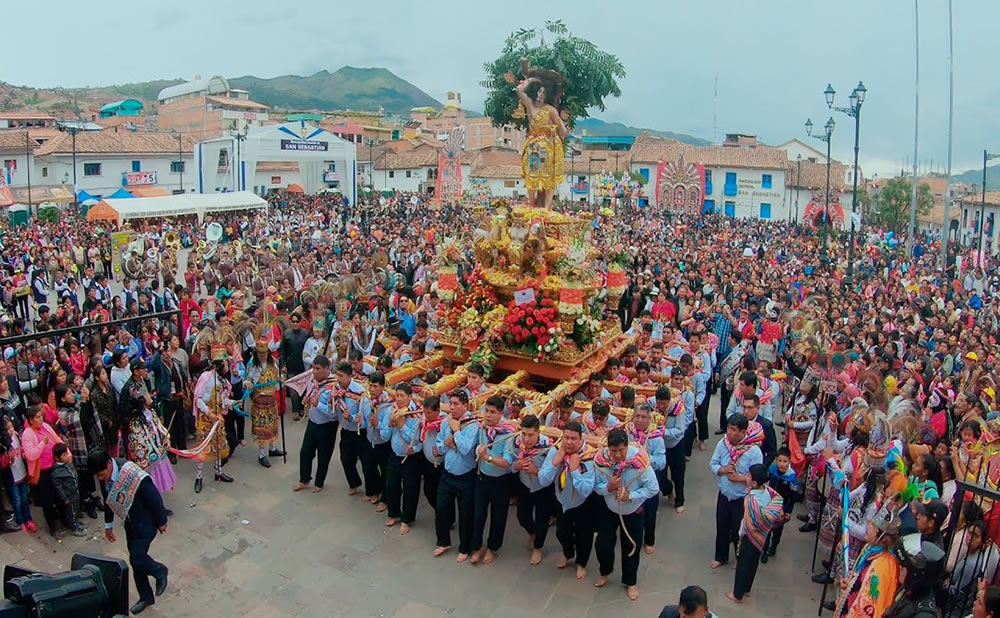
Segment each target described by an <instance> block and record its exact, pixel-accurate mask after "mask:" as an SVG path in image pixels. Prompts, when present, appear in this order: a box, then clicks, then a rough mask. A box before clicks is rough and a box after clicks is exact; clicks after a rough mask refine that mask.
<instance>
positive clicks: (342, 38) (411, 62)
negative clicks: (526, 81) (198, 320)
mask: <svg viewBox="0 0 1000 618" xmlns="http://www.w3.org/2000/svg"><path fill="white" fill-rule="evenodd" d="M918 1H919V4H920V62H921V72H920V125H921V127H920V155H919V157H918V158H919V160H920V161H921V165H922V168H927V169H931V168H932V165H933V169H938V170H940V171H944V169H945V161H946V158H947V123H948V14H947V3H946V2H944V0H918ZM7 4H8V6H5V7H4V17H5V21H6V22H7V23H8V24H33V26H32V27H12V28H7V29H6V30H5V33H4V37H5V38H4V43H5V48H6V49H7V50H8V51H11V50H21V51H18V52H16V53H8V55H7V60H6V61H5V62H4V63H3V70H2V71H0V79H2V80H4V81H7V82H9V83H13V84H17V85H32V86H66V87H73V86H87V85H107V84H113V83H123V82H130V81H143V80H148V79H156V78H170V77H185V78H191V77H193V76H194V75H196V74H200V75H203V76H208V75H215V74H222V75H225V76H238V75H246V74H253V75H258V76H262V77H271V76H275V75H282V74H288V73H295V74H302V75H307V74H310V73H313V72H315V71H318V70H321V69H328V70H330V71H334V70H336V69H337V68H339V67H341V66H343V65H352V66H381V67H386V68H388V69H389V70H391V71H393V72H394V73H396V74H397V75H399V76H400V77H402V78H404V79H407V80H409V81H410V82H412V83H414V84H415V85H417V86H418V87H420V88H422V89H423V90H425V91H426V92H427V93H428V94H430V95H432V96H434V97H435V98H437V99H439V100H443V98H444V92H445V91H446V90H458V91H460V92H461V93H462V97H463V101H464V103H465V106H466V107H468V108H471V109H476V110H479V111H481V110H482V102H483V98H484V92H483V90H482V89H481V88H480V87H479V80H480V79H482V75H483V72H482V66H481V65H482V61H483V60H486V59H489V58H493V57H495V56H496V55H497V53H498V51H499V49H500V47H501V46H502V43H503V40H504V37H505V36H506V35H507V34H509V33H510V32H512V31H514V30H516V29H518V28H521V27H533V26H541V25H543V23H544V21H545V20H546V19H562V20H563V21H564V22H565V23H566V24H567V25H568V26H569V27H570V29H571V30H572V31H573V32H574V33H575V34H577V35H578V36H583V37H585V38H588V39H590V40H592V41H593V42H594V43H596V44H597V45H598V46H599V47H602V48H603V49H605V50H607V51H610V52H612V53H615V54H617V55H618V56H619V57H620V58H621V60H622V62H623V63H624V65H625V68H626V70H627V71H628V77H627V78H626V79H625V80H624V81H623V82H622V83H621V90H622V97H621V98H620V99H617V100H612V101H610V102H609V104H608V110H607V112H605V113H603V114H601V116H600V117H601V118H602V119H604V120H616V121H621V122H625V123H627V124H632V125H635V126H643V127H652V128H657V129H664V130H672V131H677V132H682V133H689V134H692V135H697V136H700V137H705V138H708V139H711V138H712V137H713V121H712V117H713V113H712V111H713V82H714V80H715V79H716V78H717V79H718V102H717V105H716V112H717V123H716V124H717V130H716V132H715V136H716V138H721V136H722V135H723V134H725V133H726V132H742V133H756V134H757V135H758V136H759V137H760V139H761V140H763V141H765V142H767V143H772V144H777V143H780V142H783V141H785V140H786V139H790V138H792V137H799V138H800V139H803V140H804V141H807V142H810V143H812V144H813V145H815V146H817V147H822V144H820V143H819V142H815V141H813V140H810V139H809V138H806V137H805V132H804V129H803V123H804V121H805V119H806V118H807V117H811V118H812V120H813V121H814V122H815V123H816V124H817V125H822V124H823V123H824V122H825V121H826V119H827V117H829V116H830V112H829V111H828V110H827V109H826V105H825V103H824V100H823V95H822V91H823V89H824V88H825V87H826V84H827V82H831V83H832V84H833V86H834V88H835V89H836V90H837V92H838V101H837V102H838V103H839V104H842V105H846V104H847V95H848V94H849V93H850V91H851V89H852V88H853V87H854V86H855V85H856V84H857V82H858V80H862V81H864V83H865V86H866V87H867V88H868V99H867V101H866V102H865V106H864V109H863V115H862V124H861V165H862V168H863V169H864V170H865V172H866V174H870V173H874V172H877V173H878V174H880V175H882V176H885V175H891V174H893V173H897V172H898V170H899V169H900V168H901V167H903V165H904V164H906V163H909V164H912V157H913V154H912V153H913V113H914V110H913V97H914V10H913V1H912V0H882V1H879V2H871V1H870V0H839V1H838V2H835V3H834V2H801V1H800V0H763V1H758V2H750V1H748V0H712V1H711V2H683V3H682V2H676V1H675V0H627V1H626V2H621V3H604V2H602V3H593V2H589V1H586V0H585V1H580V0H576V1H571V0H537V1H536V2H525V1H522V0H509V1H507V2H503V3H489V4H488V5H486V4H485V3H481V2H470V1H465V2H460V1H457V0H424V1H423V2H402V1H399V0H382V1H381V2H361V3H359V2H344V1H342V0H340V1H338V0H325V1H324V0H299V1H298V2H296V3H295V6H292V7H289V8H283V7H281V6H280V5H281V4H284V3H278V2H272V1H267V2H264V1H261V0H242V1H240V2H236V1H232V0H215V1H212V2H205V1H204V0H173V1H172V2H170V3H155V4H154V3H149V4H146V3H133V4H131V5H129V8H128V10H116V9H104V8H102V9H96V10H88V9H87V8H85V5H83V4H81V3H80V2H79V1H78V0H49V2H47V3H46V5H45V8H46V13H47V14H50V15H53V16H56V18H54V19H48V20H45V22H44V24H41V23H39V22H38V12H37V11H38V7H37V5H34V4H32V3H30V2H11V3H7ZM157 5H158V6H157ZM481 5H484V6H488V7H489V8H483V9H480V8H478V7H479V6H481ZM589 5H594V6H597V7H599V8H587V7H588V6H589ZM998 21H1000V2H997V1H996V0H960V1H958V2H955V7H954V82H955V97H954V149H953V161H954V163H953V170H955V171H956V172H958V171H961V170H964V169H968V168H973V167H976V166H977V165H980V163H978V162H979V161H981V160H982V159H981V158H982V149H983V148H984V147H985V148H991V149H993V150H994V151H1000V114H998V113H997V111H998V105H997V103H996V102H997V101H1000V96H998V95H1000V80H997V79H996V70H997V68H998V67H1000V45H996V44H995V42H992V41H993V38H994V35H995V31H994V25H995V24H996V23H997V22H998ZM251 96H252V93H251ZM991 100H992V101H994V103H993V104H991V103H990V101H991ZM835 119H836V121H837V129H836V131H835V133H834V141H833V154H834V156H835V158H838V159H841V160H844V161H847V160H849V159H850V157H851V148H852V147H853V136H852V135H851V133H852V131H853V122H852V120H851V119H850V118H848V117H846V116H843V115H839V114H838V115H836V116H835ZM932 162H933V163H932Z"/></svg>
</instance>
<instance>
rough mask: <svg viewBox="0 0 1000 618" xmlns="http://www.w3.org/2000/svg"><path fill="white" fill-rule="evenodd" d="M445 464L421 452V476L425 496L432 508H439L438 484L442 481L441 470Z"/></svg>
mask: <svg viewBox="0 0 1000 618" xmlns="http://www.w3.org/2000/svg"><path fill="white" fill-rule="evenodd" d="M442 470H444V464H438V465H435V464H434V462H432V461H431V460H429V459H427V458H426V457H424V456H423V454H420V478H421V479H422V480H423V483H424V498H425V499H426V500H427V504H429V505H430V506H431V508H432V509H433V508H437V495H438V485H439V484H440V483H441V471H442Z"/></svg>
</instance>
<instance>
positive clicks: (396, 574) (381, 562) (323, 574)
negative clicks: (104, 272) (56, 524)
mask: <svg viewBox="0 0 1000 618" xmlns="http://www.w3.org/2000/svg"><path fill="white" fill-rule="evenodd" d="M712 408H713V411H712V413H711V414H710V415H709V418H710V419H718V412H717V402H716V401H713V406H712ZM714 422H717V420H716V421H714ZM713 424H714V423H713ZM285 426H286V429H287V447H288V451H289V457H288V463H287V464H282V463H281V461H280V459H277V460H275V459H272V464H273V467H272V468H271V469H270V470H265V469H264V468H262V467H260V466H259V465H258V463H257V450H256V447H255V446H254V445H253V444H252V443H249V446H248V447H241V448H240V449H238V450H237V452H236V455H235V457H234V458H233V459H232V460H231V461H230V462H229V464H228V465H227V466H226V471H227V472H228V473H229V474H230V475H232V476H233V477H235V479H236V482H235V483H232V484H223V483H216V482H215V481H214V480H212V469H211V465H206V469H205V473H206V475H205V476H206V478H205V489H204V491H203V492H202V493H201V494H195V493H194V487H193V485H194V464H193V463H191V462H187V461H181V462H180V463H179V464H178V465H177V466H176V468H175V470H176V472H177V475H178V485H177V487H176V488H175V489H174V491H173V492H170V493H168V494H167V495H166V496H165V503H166V505H167V506H168V508H171V509H173V511H174V516H173V518H171V520H170V524H169V530H168V531H167V533H166V534H165V535H161V536H159V537H158V538H157V539H156V541H154V543H153V546H152V549H151V552H150V553H151V555H152V556H153V557H154V558H156V559H157V560H159V561H160V562H163V563H165V564H166V565H167V566H168V567H169V568H170V585H169V588H168V590H167V592H166V593H165V594H164V595H163V596H162V597H159V598H158V599H157V602H156V604H155V605H154V606H152V607H150V608H149V609H147V610H146V611H145V612H144V613H143V615H144V616H149V617H150V618H155V617H158V616H164V617H165V616H171V617H176V616H194V617H201V616H211V617H213V618H217V617H228V616H241V617H243V618H286V617H291V616H302V617H310V618H312V617H327V616H331V617H332V616H337V617H341V616H343V617H367V616H376V617H383V616H384V617H389V616H392V617H399V618H429V617H436V616H457V617H466V616H469V617H479V616H483V617H489V616H507V617H510V616H539V617H540V616H544V617H545V618H556V617H558V616H573V617H574V618H598V617H603V616H615V617H621V616H645V617H655V616H657V615H658V614H659V611H660V609H661V608H662V607H663V606H664V605H667V604H673V603H676V602H677V597H678V594H679V592H680V590H681V588H682V587H684V586H686V585H689V584H697V585H700V586H702V587H703V588H705V589H706V590H707V591H708V594H709V605H710V608H711V609H712V610H713V611H714V612H715V613H716V614H717V615H718V616H719V617H720V618H732V617H736V616H740V617H765V616H766V617H796V618H800V617H805V616H815V615H816V611H817V607H818V605H819V595H820V593H821V590H822V589H821V587H820V586H817V585H815V584H813V583H811V582H810V581H809V561H810V558H811V555H812V548H813V539H814V535H813V534H803V533H800V532H798V530H797V528H798V526H799V525H800V522H798V521H797V520H795V519H794V518H793V520H792V522H790V524H789V529H788V530H787V531H786V532H785V534H784V539H783V540H782V544H781V546H780V548H779V551H778V555H777V556H776V557H775V558H773V559H771V561H769V562H768V563H767V564H766V565H761V567H760V569H759V570H758V573H757V578H756V581H755V583H754V588H753V593H752V594H751V595H750V596H749V597H748V598H747V599H746V600H745V602H744V603H743V605H741V606H736V605H734V604H733V603H731V602H730V601H728V600H727V599H726V598H725V597H724V596H723V595H724V594H725V593H726V591H728V590H731V588H732V583H733V573H734V572H733V570H732V568H730V566H729V565H727V566H724V567H722V568H720V569H717V570H715V571H713V570H712V569H711V568H709V562H710V561H711V560H712V553H713V549H712V548H713V546H714V545H713V544H714V538H715V500H716V482H715V479H714V478H713V476H712V474H711V472H710V471H709V469H708V461H709V457H710V456H711V452H712V447H714V446H715V443H716V442H717V441H718V438H719V436H714V435H713V436H711V438H710V440H709V444H708V446H709V448H708V450H706V451H704V452H699V451H698V450H697V449H696V450H695V452H694V454H693V456H692V458H691V461H690V462H689V463H688V466H687V482H686V490H685V492H686V494H687V508H686V510H685V512H684V513H683V514H682V515H677V514H676V513H675V512H674V509H673V508H672V506H671V503H670V502H669V501H668V500H666V499H663V501H662V502H661V506H660V511H659V517H658V527H657V549H656V553H655V554H654V555H652V556H647V555H645V554H643V555H642V556H641V560H640V566H639V589H640V592H641V597H640V598H639V600H638V601H636V602H632V601H630V600H628V598H627V597H626V596H625V591H624V587H623V586H622V585H621V583H620V579H619V578H620V571H619V570H618V567H619V566H620V564H619V563H618V562H617V561H616V565H615V566H616V570H615V572H614V573H612V575H611V578H610V580H609V582H608V585H607V586H606V587H604V588H602V589H598V588H594V586H593V580H594V578H595V577H596V576H597V561H596V558H595V557H594V556H593V555H592V556H591V561H590V564H589V568H588V577H587V579H586V580H584V581H578V580H577V579H576V578H575V573H574V570H573V569H572V568H569V569H565V570H557V569H556V568H555V562H556V560H557V558H558V556H559V554H560V550H559V545H558V543H557V541H556V539H555V535H554V529H553V530H551V531H550V535H549V538H548V540H547V541H546V547H545V555H544V561H543V562H542V564H541V565H538V566H530V565H529V552H528V550H527V535H526V534H525V533H524V531H523V530H522V529H521V528H520V527H519V526H518V524H517V521H516V518H515V516H514V510H513V508H512V509H511V511H510V513H509V516H508V519H507V533H506V537H505V540H504V547H503V549H502V551H501V552H499V554H498V557H497V560H496V562H495V563H494V564H492V565H489V566H483V565H479V566H472V565H470V564H461V565H460V564H456V563H455V550H454V549H453V550H452V551H451V552H449V553H447V554H445V555H444V556H442V557H440V558H434V557H432V556H431V551H432V550H433V548H434V530H433V511H432V510H431V509H430V508H429V507H428V505H427V504H426V502H425V501H424V499H423V496H421V502H420V507H419V511H418V513H417V520H416V523H415V525H414V526H413V529H412V530H411V531H410V533H409V534H408V535H407V536H400V534H399V528H398V527H396V528H392V529H388V528H386V527H385V526H384V521H385V518H384V514H382V513H375V512H374V508H373V507H372V506H370V505H368V504H367V503H365V502H364V501H363V500H362V498H361V497H360V495H359V496H348V495H346V485H345V481H344V475H343V469H342V467H341V465H340V461H339V440H338V451H337V452H335V453H334V457H333V460H332V462H331V466H330V475H329V477H328V479H327V484H326V488H325V490H324V491H323V492H322V493H319V494H313V493H311V492H310V491H309V490H305V491H302V492H299V493H293V492H292V485H293V484H294V483H295V482H296V481H297V480H298V450H299V445H300V444H301V441H302V434H303V431H304V429H305V421H300V422H294V421H292V420H291V418H290V417H289V419H288V420H287V421H286V423H285ZM712 429H715V427H714V426H713V427H712ZM247 436H248V438H249V427H247ZM362 494H363V492H362ZM797 512H803V507H802V506H801V505H799V506H798V507H797ZM38 519H39V521H41V517H40V513H39V514H38ZM86 523H87V526H88V530H90V531H92V532H93V534H92V535H91V536H88V537H85V538H74V537H72V536H67V537H66V540H64V541H63V542H62V543H58V542H56V541H55V540H54V539H52V538H51V537H50V536H49V535H48V534H45V533H39V534H36V535H28V534H26V533H23V532H17V533H12V534H5V535H2V536H0V561H2V562H3V563H5V564H8V563H16V564H19V565H22V566H27V567H31V568H36V569H40V570H43V571H50V572H56V571H64V570H66V569H68V568H69V560H70V557H71V555H72V554H73V552H75V551H86V552H89V553H99V554H105V555H109V556H117V557H121V558H125V559H127V555H126V548H125V535H124V531H122V530H121V527H120V525H118V526H117V527H116V531H117V533H118V542H117V543H115V544H113V545H112V544H109V543H107V542H106V541H104V539H103V535H102V531H103V519H98V520H97V521H94V520H90V519H86ZM42 527H43V528H44V525H43V526H42ZM453 537H454V538H453V540H454V541H457V533H453ZM639 551H640V552H641V551H642V550H641V548H640V550H639ZM734 562H735V558H733V557H731V558H730V563H731V564H732V563H734ZM130 583H131V582H130ZM831 590H832V587H831ZM130 594H131V598H130V601H132V602H134V601H135V600H136V598H137V597H136V593H135V588H134V585H133V586H132V587H131V593H130Z"/></svg>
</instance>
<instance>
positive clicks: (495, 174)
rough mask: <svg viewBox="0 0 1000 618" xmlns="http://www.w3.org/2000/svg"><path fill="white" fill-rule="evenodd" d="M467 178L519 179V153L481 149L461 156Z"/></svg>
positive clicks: (498, 149)
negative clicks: (467, 169)
mask: <svg viewBox="0 0 1000 618" xmlns="http://www.w3.org/2000/svg"><path fill="white" fill-rule="evenodd" d="M462 163H463V164H467V165H468V166H469V176H473V177H476V178H503V179H508V178H521V176H522V170H521V153H519V152H517V151H516V150H510V149H507V148H495V147H489V148H483V149H480V150H473V151H471V152H467V153H464V154H463V155H462Z"/></svg>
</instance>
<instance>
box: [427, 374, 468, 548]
mask: <svg viewBox="0 0 1000 618" xmlns="http://www.w3.org/2000/svg"><path fill="white" fill-rule="evenodd" d="M449 405H450V409H449V410H448V420H447V421H446V422H445V423H443V424H442V425H441V432H440V433H438V437H437V449H438V452H439V453H444V470H443V471H442V472H441V480H440V482H439V483H438V495H437V504H436V506H435V508H434V531H435V533H436V535H437V547H435V548H434V556H440V555H442V554H444V553H445V552H447V551H448V550H449V549H451V524H452V522H453V521H455V502H456V500H457V501H458V556H457V557H456V558H455V562H465V561H466V560H468V558H469V554H470V553H471V552H472V523H473V509H474V506H475V482H476V444H478V442H479V423H478V421H477V420H476V417H475V416H473V415H472V413H471V412H469V394H468V393H466V392H465V391H464V390H457V391H454V392H453V393H452V394H451V397H450V404H449Z"/></svg>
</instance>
